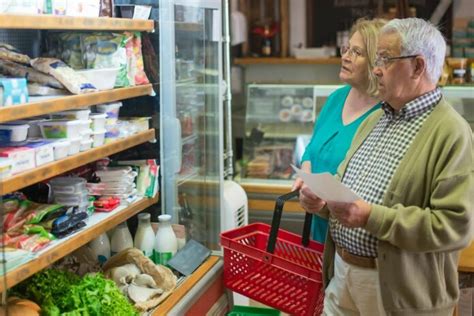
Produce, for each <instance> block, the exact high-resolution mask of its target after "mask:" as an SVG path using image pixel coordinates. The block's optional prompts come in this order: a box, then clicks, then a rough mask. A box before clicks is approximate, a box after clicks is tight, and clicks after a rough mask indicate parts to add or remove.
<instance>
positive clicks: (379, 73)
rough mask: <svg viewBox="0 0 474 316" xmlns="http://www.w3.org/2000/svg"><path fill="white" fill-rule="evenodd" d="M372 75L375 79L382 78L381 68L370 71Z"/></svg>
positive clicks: (376, 67)
mask: <svg viewBox="0 0 474 316" xmlns="http://www.w3.org/2000/svg"><path fill="white" fill-rule="evenodd" d="M372 73H373V74H374V75H376V76H377V77H381V76H382V68H380V67H378V66H375V67H374V69H372Z"/></svg>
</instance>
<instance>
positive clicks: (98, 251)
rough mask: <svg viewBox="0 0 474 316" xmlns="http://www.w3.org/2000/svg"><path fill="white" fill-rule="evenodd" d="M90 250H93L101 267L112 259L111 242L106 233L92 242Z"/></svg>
mask: <svg viewBox="0 0 474 316" xmlns="http://www.w3.org/2000/svg"><path fill="white" fill-rule="evenodd" d="M89 248H91V250H92V252H93V253H94V255H95V257H96V258H97V261H99V264H100V265H101V266H102V265H103V264H104V263H105V262H106V261H107V260H108V259H109V258H110V241H109V237H108V236H107V234H106V233H103V234H102V235H100V236H99V237H97V238H96V239H94V240H93V241H91V242H90V243H89Z"/></svg>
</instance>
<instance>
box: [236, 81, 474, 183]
mask: <svg viewBox="0 0 474 316" xmlns="http://www.w3.org/2000/svg"><path fill="white" fill-rule="evenodd" d="M340 87H342V86H341V85H291V84H272V85H270V84H250V85H248V86H247V113H246V120H245V139H244V144H243V153H244V155H243V157H244V158H243V162H242V164H241V165H242V169H241V174H240V177H241V180H240V181H241V183H243V184H246V183H273V184H275V183H279V184H291V183H292V181H293V180H292V178H293V176H294V175H293V172H292V169H291V167H290V164H291V163H293V164H295V165H298V164H299V162H300V160H301V156H302V155H303V153H304V150H305V148H306V145H307V144H308V143H309V141H310V139H311V135H312V132H313V127H314V123H315V121H316V120H317V119H318V116H319V113H320V111H321V109H322V108H323V106H324V103H325V102H326V99H327V97H328V96H329V95H330V94H331V93H332V92H333V91H335V90H336V89H338V88H340ZM441 89H442V91H443V94H444V96H445V97H446V99H447V100H448V101H449V102H450V103H451V104H452V105H453V108H454V109H455V110H457V111H458V112H459V113H460V114H461V115H462V116H463V117H464V118H465V119H466V120H467V121H468V122H469V124H470V125H471V128H474V86H472V85H470V86H446V87H442V88H441ZM473 130H474V129H473ZM284 180H286V181H284Z"/></svg>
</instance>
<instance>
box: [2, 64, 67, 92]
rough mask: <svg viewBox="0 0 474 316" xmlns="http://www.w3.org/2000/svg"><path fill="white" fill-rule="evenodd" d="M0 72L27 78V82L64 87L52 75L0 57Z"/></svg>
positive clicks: (58, 87)
mask: <svg viewBox="0 0 474 316" xmlns="http://www.w3.org/2000/svg"><path fill="white" fill-rule="evenodd" d="M0 73H1V74H3V75H7V76H11V77H16V78H27V79H28V82H36V83H39V84H42V85H45V86H48V87H52V88H57V89H63V88H64V86H63V85H62V83H60V82H59V81H58V80H56V79H55V78H54V77H53V76H50V75H47V74H45V73H42V72H41V71H38V70H35V69H33V68H31V67H27V66H25V65H21V64H17V63H14V62H11V61H8V60H3V59H0Z"/></svg>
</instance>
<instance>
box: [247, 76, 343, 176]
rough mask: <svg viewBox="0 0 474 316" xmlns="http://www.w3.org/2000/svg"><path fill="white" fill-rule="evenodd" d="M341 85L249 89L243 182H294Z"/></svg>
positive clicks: (258, 87) (276, 86)
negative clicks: (295, 170)
mask: <svg viewBox="0 0 474 316" xmlns="http://www.w3.org/2000/svg"><path fill="white" fill-rule="evenodd" d="M338 87H339V86H337V85H320V86H313V85H284V84H277V85H268V84H251V85H248V87H247V113H246V120H245V139H244V144H243V146H244V148H243V152H244V159H243V163H242V169H241V177H242V178H243V179H252V178H253V179H274V180H275V179H280V180H291V179H292V177H293V170H292V169H291V166H290V164H292V163H293V164H295V165H299V162H300V160H301V156H302V155H303V152H304V148H305V147H306V145H307V144H308V143H309V141H310V139H311V134H312V132H313V126H314V123H315V121H316V120H317V118H318V115H319V113H320V111H321V109H322V107H323V105H324V103H325V100H326V97H327V96H328V95H329V94H331V93H332V92H333V91H334V90H335V89H337V88H338Z"/></svg>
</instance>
